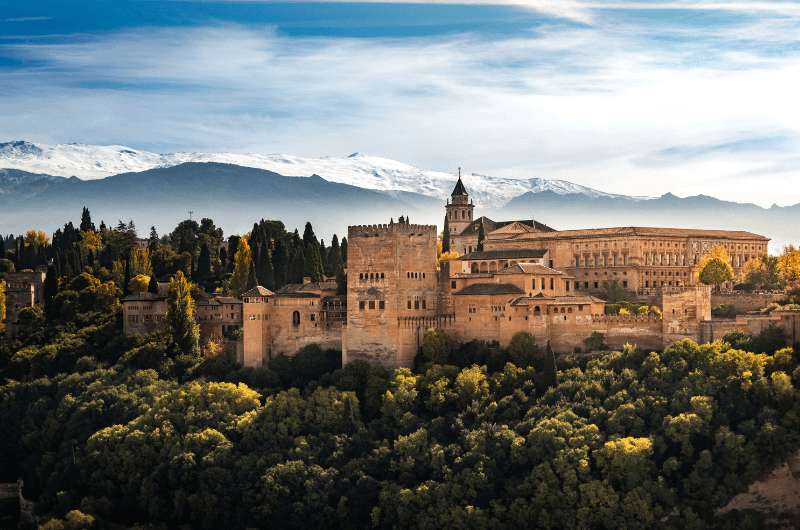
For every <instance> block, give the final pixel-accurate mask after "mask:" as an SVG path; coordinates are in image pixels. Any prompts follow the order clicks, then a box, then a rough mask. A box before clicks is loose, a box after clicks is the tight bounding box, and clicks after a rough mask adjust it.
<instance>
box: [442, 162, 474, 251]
mask: <svg viewBox="0 0 800 530" xmlns="http://www.w3.org/2000/svg"><path fill="white" fill-rule="evenodd" d="M445 208H446V210H447V224H448V226H449V227H450V236H451V237H452V236H454V235H455V236H457V235H458V234H460V233H461V232H463V231H464V229H465V228H467V227H468V226H469V225H471V224H472V212H473V210H474V209H475V205H474V204H472V201H470V200H469V194H468V193H467V189H466V188H465V187H464V183H463V182H461V168H458V182H456V187H455V188H453V193H451V194H450V200H449V201H448V202H447V206H446V207H445Z"/></svg>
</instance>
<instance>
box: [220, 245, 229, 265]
mask: <svg viewBox="0 0 800 530" xmlns="http://www.w3.org/2000/svg"><path fill="white" fill-rule="evenodd" d="M227 268H228V249H227V248H225V247H222V248H220V249H219V270H220V271H224V270H226V269H227Z"/></svg>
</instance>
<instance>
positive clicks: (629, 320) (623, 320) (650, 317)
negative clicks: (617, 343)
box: [592, 314, 661, 324]
mask: <svg viewBox="0 0 800 530" xmlns="http://www.w3.org/2000/svg"><path fill="white" fill-rule="evenodd" d="M592 322H597V323H601V322H602V323H610V324H638V323H643V322H659V323H660V322H661V317H660V316H658V315H654V314H647V315H592Z"/></svg>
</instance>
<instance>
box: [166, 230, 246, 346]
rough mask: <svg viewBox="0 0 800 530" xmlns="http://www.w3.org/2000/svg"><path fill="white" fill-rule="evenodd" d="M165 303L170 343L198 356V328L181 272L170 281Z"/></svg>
mask: <svg viewBox="0 0 800 530" xmlns="http://www.w3.org/2000/svg"><path fill="white" fill-rule="evenodd" d="M245 244H247V243H246V242H245ZM167 301H168V307H167V325H168V327H169V336H170V340H171V343H172V344H173V346H174V347H175V348H176V349H177V350H178V351H179V352H181V353H184V354H191V355H196V354H198V353H199V352H200V326H198V324H197V321H196V319H195V308H194V299H192V290H191V285H190V284H189V281H188V280H187V279H186V276H185V275H184V274H183V272H182V271H178V272H177V273H176V274H175V276H174V277H173V278H172V279H170V281H169V297H168V298H167Z"/></svg>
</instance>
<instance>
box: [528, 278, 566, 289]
mask: <svg viewBox="0 0 800 530" xmlns="http://www.w3.org/2000/svg"><path fill="white" fill-rule="evenodd" d="M540 285H541V290H542V291H544V290H545V285H547V282H546V281H545V278H541V283H540ZM531 288H533V289H536V278H533V279H532V280H531ZM555 288H556V279H555V278H550V290H551V291H552V290H554V289H555ZM567 291H569V282H567Z"/></svg>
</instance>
